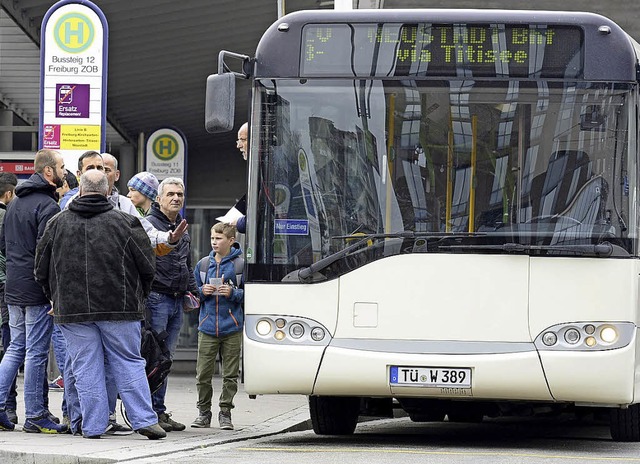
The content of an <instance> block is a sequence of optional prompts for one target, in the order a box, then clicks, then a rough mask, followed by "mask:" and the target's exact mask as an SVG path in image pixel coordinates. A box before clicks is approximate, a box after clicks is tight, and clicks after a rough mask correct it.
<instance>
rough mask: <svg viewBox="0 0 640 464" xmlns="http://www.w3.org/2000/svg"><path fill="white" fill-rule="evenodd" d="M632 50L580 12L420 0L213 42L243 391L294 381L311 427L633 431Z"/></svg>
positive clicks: (291, 386) (333, 430)
mask: <svg viewBox="0 0 640 464" xmlns="http://www.w3.org/2000/svg"><path fill="white" fill-rule="evenodd" d="M639 51H640V47H639V46H638V44H637V43H636V42H635V41H634V40H633V39H632V38H631V37H629V35H628V34H626V33H625V32H624V31H623V30H621V29H620V27H618V26H617V25H616V24H614V23H613V22H612V21H610V20H609V19H607V18H604V17H602V16H599V15H595V14H590V13H576V12H571V13H568V12H567V13H565V12H543V11H498V10H486V11H483V10H444V9H442V10H427V9H425V10H366V11H365V10H360V11H327V10H325V11H313V12H298V13H294V14H290V15H287V16H285V17H283V18H281V19H280V20H278V21H277V22H276V23H275V24H273V26H272V27H271V28H269V29H268V30H267V31H266V32H265V34H264V36H263V37H262V39H261V41H260V43H259V45H258V48H257V51H256V55H255V57H248V56H244V55H240V54H236V53H230V52H226V51H222V52H220V58H219V63H218V68H219V69H218V74H216V75H213V76H210V77H209V79H208V85H207V87H208V96H207V105H206V116H205V118H206V121H205V122H206V126H207V129H208V130H209V131H210V132H220V131H225V130H231V129H232V128H233V127H234V114H233V108H234V101H235V96H234V93H235V81H236V79H249V80H250V82H251V110H250V155H249V182H248V193H247V199H248V216H247V235H246V250H245V252H246V273H245V278H246V287H245V311H246V321H245V333H244V372H245V374H244V375H245V388H246V391H247V392H249V393H251V394H277V393H287V394H304V395H308V396H309V405H310V413H311V419H312V422H313V428H314V430H315V432H316V433H319V434H350V433H353V431H354V429H355V426H356V423H357V420H358V416H360V415H367V414H368V415H390V414H391V413H392V408H393V407H401V408H402V409H404V410H405V411H406V412H407V413H408V415H409V416H410V417H411V419H412V420H414V421H440V420H443V419H444V418H445V417H446V416H448V420H450V421H481V420H482V419H483V418H484V417H496V416H503V415H513V414H522V413H523V412H526V413H529V414H536V413H540V412H544V413H545V414H550V413H551V414H552V413H558V414H559V413H571V412H582V411H585V410H587V411H593V412H595V411H598V413H602V412H606V413H607V414H608V415H609V416H610V423H611V435H612V437H613V439H614V440H618V441H639V440H640V359H639V356H638V353H639V350H640V343H639V340H638V324H639V317H638V314H639V310H638V305H639V297H640V294H639V286H640V278H639V276H640V261H639V260H638V257H639V255H638V253H639V249H638V243H639V241H638V240H639V237H638V225H639V221H638V201H639V200H638V194H639V185H638V166H639V164H638V161H639V159H638V155H639V149H638V145H637V135H638V130H639V126H638V112H639V107H638V102H639V98H638V79H639V76H640V72H639V69H640V68H639V66H638V53H639ZM234 67H235V68H236V70H235V71H234V70H233V68H234ZM237 125H238V124H237V123H236V127H237Z"/></svg>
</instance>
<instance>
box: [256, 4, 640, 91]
mask: <svg viewBox="0 0 640 464" xmlns="http://www.w3.org/2000/svg"><path fill="white" fill-rule="evenodd" d="M346 23H348V24H381V23H393V24H417V23H429V24H456V25H457V24H470V25H473V24H507V25H515V26H517V25H520V26H528V25H555V26H574V27H581V28H582V29H583V31H584V50H585V53H584V55H585V58H584V73H583V75H582V79H584V80H593V81H621V82H632V81H636V80H637V79H638V74H637V68H638V58H637V57H638V52H639V51H640V46H639V45H638V44H637V43H636V42H635V40H633V38H631V36H629V35H628V34H627V33H626V32H625V31H624V30H623V29H622V28H620V26H618V25H617V24H616V23H614V22H613V21H612V20H610V19H608V18H606V17H604V16H601V15H598V14H595V13H588V12H575V11H571V12H567V11H534V10H495V9H485V10H481V9H398V10H393V9H389V10H373V9H372V10H347V11H336V10H314V11H299V12H295V13H291V14H288V15H286V16H284V17H282V18H280V19H279V20H278V21H276V22H275V23H274V24H273V25H272V26H271V27H270V28H269V29H267V31H266V32H265V33H264V35H263V36H262V39H261V40H260V42H259V44H258V47H257V50H256V58H255V66H254V77H256V78H277V77H292V78H295V77H300V59H299V57H300V56H301V53H302V51H301V47H302V45H301V37H302V29H303V27H304V26H305V25H307V24H318V25H322V24H346ZM283 57H287V58H286V59H283ZM452 77H455V76H452Z"/></svg>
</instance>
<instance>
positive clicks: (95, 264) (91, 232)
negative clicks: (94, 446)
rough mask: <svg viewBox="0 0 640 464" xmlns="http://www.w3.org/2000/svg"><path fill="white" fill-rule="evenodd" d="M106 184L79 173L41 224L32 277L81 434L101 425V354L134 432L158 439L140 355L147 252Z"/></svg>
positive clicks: (150, 266) (97, 431) (93, 434)
mask: <svg viewBox="0 0 640 464" xmlns="http://www.w3.org/2000/svg"><path fill="white" fill-rule="evenodd" d="M108 187H109V184H108V181H107V177H106V176H105V174H104V173H103V172H102V171H99V170H95V169H94V170H89V171H87V172H85V173H84V174H83V175H82V177H81V179H80V196H79V197H78V198H76V199H75V200H74V201H73V202H71V203H70V205H69V208H68V209H67V210H65V211H63V212H62V213H60V214H59V215H57V216H56V217H54V218H53V219H51V220H50V221H49V223H48V224H47V228H46V229H45V232H44V235H43V236H42V239H41V240H40V242H39V243H38V247H37V249H36V262H35V275H36V280H37V281H38V283H39V284H40V285H42V288H43V289H44V292H45V294H46V295H47V296H48V297H49V298H50V299H51V300H52V302H53V308H54V319H55V322H56V324H59V325H60V328H61V330H62V333H63V335H64V337H65V339H66V341H67V350H68V356H69V357H70V360H71V366H72V369H73V374H74V377H75V380H76V388H77V390H78V396H79V399H80V410H81V413H82V433H83V435H84V436H85V437H87V438H98V437H100V436H101V435H102V434H103V433H105V431H106V430H107V426H108V420H109V406H108V400H107V388H106V382H105V358H106V361H107V362H108V363H109V365H110V366H111V367H112V369H113V371H114V372H118V374H119V375H117V376H115V379H114V380H115V381H116V385H117V388H118V392H119V393H120V397H121V398H122V401H123V403H124V405H125V407H126V409H127V414H128V416H129V419H130V420H131V424H132V425H133V428H134V430H136V431H137V432H138V433H140V434H141V435H144V436H146V437H148V438H150V439H158V438H164V437H165V436H166V434H165V432H164V431H163V430H162V428H160V427H159V426H158V419H157V416H156V414H155V413H154V411H153V408H152V406H151V393H150V390H149V384H148V382H147V378H146V374H145V361H144V359H143V358H142V357H141V356H140V343H141V341H140V337H141V332H140V321H141V320H142V318H143V299H144V298H145V297H146V296H147V295H148V294H149V291H150V290H151V282H152V281H153V277H154V272H155V254H154V252H153V248H152V247H151V243H150V241H149V238H148V237H147V234H146V233H145V231H144V229H143V228H142V225H141V224H140V221H139V220H138V219H137V218H135V217H133V216H131V215H129V214H127V213H123V212H122V211H118V210H116V209H114V208H113V205H112V204H111V203H110V202H109V200H108V199H107V194H108V193H109V191H108ZM70 249H73V250H74V253H72V254H69V252H68V250H70Z"/></svg>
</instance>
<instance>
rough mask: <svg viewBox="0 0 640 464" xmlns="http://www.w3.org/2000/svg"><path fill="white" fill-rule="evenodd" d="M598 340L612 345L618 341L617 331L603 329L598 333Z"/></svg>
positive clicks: (611, 328) (609, 327)
mask: <svg viewBox="0 0 640 464" xmlns="http://www.w3.org/2000/svg"><path fill="white" fill-rule="evenodd" d="M600 338H601V339H602V341H603V342H605V343H613V342H615V341H616V340H617V339H618V331H617V330H616V329H615V327H611V326H607V327H604V328H603V329H602V330H601V331H600Z"/></svg>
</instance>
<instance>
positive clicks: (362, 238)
mask: <svg viewBox="0 0 640 464" xmlns="http://www.w3.org/2000/svg"><path fill="white" fill-rule="evenodd" d="M484 235H486V233H474V232H470V233H447V232H443V233H439V232H435V233H434V232H413V231H410V230H404V231H402V232H392V233H388V234H362V235H360V234H358V235H340V236H336V237H333V238H339V239H351V240H355V239H358V241H357V242H355V243H353V244H351V245H349V246H348V247H346V248H343V249H342V250H339V251H336V252H335V253H332V254H330V255H329V256H325V257H324V258H322V259H320V260H318V261H316V262H315V263H313V264H311V265H310V266H307V267H303V268H302V269H298V270H296V271H293V272H290V273H289V274H287V275H286V276H285V277H284V279H282V281H283V282H291V281H294V282H305V281H307V280H309V279H310V278H311V276H313V275H314V274H315V273H316V272H320V271H321V270H323V269H325V268H327V267H329V266H331V265H332V264H333V263H335V262H336V261H338V260H340V259H342V258H344V257H345V256H348V255H349V254H350V253H351V252H352V251H355V250H356V249H358V248H360V247H361V246H362V245H363V244H364V243H367V242H368V241H370V240H373V239H380V238H402V239H414V238H426V239H430V238H437V239H442V238H460V237H470V236H471V237H475V236H484Z"/></svg>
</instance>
